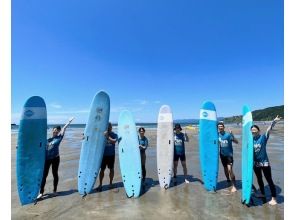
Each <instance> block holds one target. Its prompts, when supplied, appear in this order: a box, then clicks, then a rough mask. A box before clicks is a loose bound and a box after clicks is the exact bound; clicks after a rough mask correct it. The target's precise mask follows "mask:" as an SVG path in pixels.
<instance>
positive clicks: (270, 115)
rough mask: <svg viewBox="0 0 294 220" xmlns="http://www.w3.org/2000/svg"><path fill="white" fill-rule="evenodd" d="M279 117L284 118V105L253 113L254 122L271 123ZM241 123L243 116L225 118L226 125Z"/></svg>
mask: <svg viewBox="0 0 294 220" xmlns="http://www.w3.org/2000/svg"><path fill="white" fill-rule="evenodd" d="M277 115H279V116H280V117H282V118H284V105H280V106H274V107H269V108H265V109H260V110H255V111H253V112H252V117H253V120H254V121H270V120H273V119H274V118H275V117H276V116H277ZM241 121H242V116H241V115H238V116H232V117H227V118H224V122H225V123H240V122H241Z"/></svg>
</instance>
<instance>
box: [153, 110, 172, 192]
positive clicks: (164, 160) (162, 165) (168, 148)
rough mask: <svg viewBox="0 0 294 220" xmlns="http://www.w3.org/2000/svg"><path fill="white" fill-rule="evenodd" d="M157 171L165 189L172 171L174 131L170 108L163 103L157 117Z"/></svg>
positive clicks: (161, 185)
mask: <svg viewBox="0 0 294 220" xmlns="http://www.w3.org/2000/svg"><path fill="white" fill-rule="evenodd" d="M156 153H157V173H158V180H159V184H160V187H161V188H164V189H167V188H168V187H169V185H170V181H171V178H172V173H173V158H174V132H173V116H172V111H171V108H170V107H169V106H168V105H163V106H161V108H160V109H159V114H158V119H157V152H156Z"/></svg>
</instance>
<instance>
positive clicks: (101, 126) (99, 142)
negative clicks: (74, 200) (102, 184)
mask: <svg viewBox="0 0 294 220" xmlns="http://www.w3.org/2000/svg"><path fill="white" fill-rule="evenodd" d="M109 112H110V99H109V96H108V94H107V93H106V92H104V91H100V92H98V93H97V94H96V95H95V96H94V98H93V101H92V104H91V107H90V114H89V117H88V122H87V124H86V127H85V131H84V140H83V143H82V148H81V153H80V161H79V171H78V191H79V193H80V194H81V195H83V196H85V195H87V194H88V193H89V192H91V190H92V188H93V186H94V184H95V182H96V178H97V176H98V173H99V169H100V166H101V162H102V158H103V153H104V148H105V136H104V132H105V131H106V130H107V128H108V122H109Z"/></svg>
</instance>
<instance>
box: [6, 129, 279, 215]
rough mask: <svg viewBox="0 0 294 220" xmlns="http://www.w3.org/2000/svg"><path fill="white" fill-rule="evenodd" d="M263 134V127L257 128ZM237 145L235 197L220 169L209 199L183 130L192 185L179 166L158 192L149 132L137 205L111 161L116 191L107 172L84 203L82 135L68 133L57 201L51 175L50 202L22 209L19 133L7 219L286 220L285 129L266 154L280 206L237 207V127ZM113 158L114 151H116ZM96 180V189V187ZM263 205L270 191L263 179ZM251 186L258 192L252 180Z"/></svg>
mask: <svg viewBox="0 0 294 220" xmlns="http://www.w3.org/2000/svg"><path fill="white" fill-rule="evenodd" d="M260 127H261V130H262V131H265V129H266V127H265V125H263V124H262V125H261V126H260ZM226 129H227V130H228V129H232V130H233V132H234V134H235V137H236V138H237V139H238V140H239V142H240V143H239V144H238V145H233V147H234V168H233V169H234V172H235V175H236V180H237V188H238V191H237V192H236V193H233V194H231V193H229V189H230V188H228V186H227V184H226V178H225V175H224V172H223V167H222V165H221V163H219V177H218V186H217V193H208V192H207V191H206V190H205V189H204V188H203V186H202V183H201V172H200V163H199V149H198V131H194V130H187V133H188V136H189V137H190V142H188V143H186V158H187V159H186V160H187V167H188V174H189V175H190V181H191V182H190V183H189V184H186V183H184V178H183V170H182V166H181V164H180V163H179V165H178V182H177V185H174V184H171V188H169V189H168V190H162V189H161V188H160V187H159V183H158V177H157V172H156V169H157V168H156V130H155V129H147V130H146V137H147V138H148V139H149V145H150V146H149V148H148V149H147V150H146V155H147V159H146V170H147V178H146V186H145V189H144V190H142V195H141V196H140V197H139V198H137V199H134V198H132V199H128V198H127V197H126V194H125V190H124V188H123V184H122V179H121V176H120V170H119V158H118V155H116V161H115V177H114V183H115V186H116V187H115V188H114V189H111V190H109V189H108V183H109V177H108V170H106V172H105V177H104V180H103V190H102V192H96V191H93V192H92V193H91V194H89V195H87V197H86V198H85V199H82V198H81V196H80V195H79V193H78V192H77V172H78V163H79V154H80V147H81V143H82V142H81V134H82V132H83V129H79V128H69V129H68V130H67V133H66V135H65V138H64V140H63V142H62V144H61V146H60V157H61V162H60V166H59V184H58V191H59V195H58V196H57V197H50V193H52V190H53V178H52V173H51V170H50V173H49V175H48V177H47V183H46V187H45V193H49V196H48V197H45V198H44V199H43V200H41V201H39V202H38V203H37V204H36V205H33V204H30V205H25V206H21V204H20V202H19V199H18V193H17V186H16V175H15V172H16V170H15V168H16V161H15V159H16V149H15V146H16V141H17V133H15V132H13V133H12V135H11V143H12V150H11V209H12V210H11V218H12V219H129V220H130V219H283V218H284V127H283V124H277V125H276V127H275V129H274V131H273V132H272V134H271V136H270V139H269V142H268V145H267V151H268V156H269V159H270V163H271V166H272V175H273V181H274V183H275V185H276V189H277V195H278V196H277V201H278V205H276V206H270V205H269V204H262V202H261V201H260V200H259V199H256V198H254V203H255V205H253V206H251V207H249V208H248V207H246V206H244V205H242V204H241V202H240V200H241V136H240V132H241V127H237V126H234V127H230V126H227V128H226ZM116 153H118V151H117V146H116ZM97 183H98V179H97V181H96V184H95V187H97ZM264 183H265V186H266V187H265V189H266V195H267V201H269V199H270V191H269V187H268V184H267V182H266V180H265V179H264ZM254 185H255V186H256V187H257V188H258V184H257V182H256V178H255V176H254Z"/></svg>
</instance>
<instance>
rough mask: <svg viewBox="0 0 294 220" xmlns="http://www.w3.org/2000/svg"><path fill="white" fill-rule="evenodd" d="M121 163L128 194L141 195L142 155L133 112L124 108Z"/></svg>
mask: <svg viewBox="0 0 294 220" xmlns="http://www.w3.org/2000/svg"><path fill="white" fill-rule="evenodd" d="M118 140H119V165H120V172H121V176H122V180H123V184H124V188H125V191H126V194H127V196H128V197H129V198H131V197H134V198H136V197H139V196H140V191H141V174H142V169H141V156H140V150H139V140H138V134H137V130H136V125H135V121H134V118H133V116H132V113H131V112H130V111H127V110H124V111H122V112H121V113H120V115H119V119H118Z"/></svg>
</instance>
